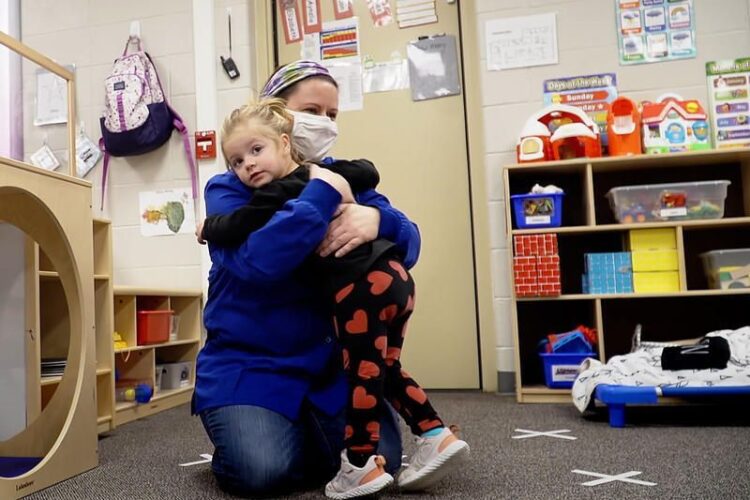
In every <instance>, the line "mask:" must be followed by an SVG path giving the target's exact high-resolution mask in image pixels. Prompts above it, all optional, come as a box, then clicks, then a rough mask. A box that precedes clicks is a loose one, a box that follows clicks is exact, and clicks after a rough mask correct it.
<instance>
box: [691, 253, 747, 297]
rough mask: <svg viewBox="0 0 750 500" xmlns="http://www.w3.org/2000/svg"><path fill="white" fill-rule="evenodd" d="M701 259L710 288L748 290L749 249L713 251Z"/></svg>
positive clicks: (702, 255) (704, 254) (703, 255)
mask: <svg viewBox="0 0 750 500" xmlns="http://www.w3.org/2000/svg"><path fill="white" fill-rule="evenodd" d="M701 259H702V260H703V269H704V271H705V273H706V278H708V286H710V287H711V288H723V289H734V288H750V268H749V267H750V248H737V249H734V250H713V251H711V252H706V253H703V254H701Z"/></svg>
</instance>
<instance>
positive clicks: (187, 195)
mask: <svg viewBox="0 0 750 500" xmlns="http://www.w3.org/2000/svg"><path fill="white" fill-rule="evenodd" d="M138 200H139V206H140V219H141V234H142V235H143V236H171V235H175V234H191V233H193V231H195V214H194V209H193V195H192V191H191V190H190V189H164V190H161V191H143V192H140V193H138Z"/></svg>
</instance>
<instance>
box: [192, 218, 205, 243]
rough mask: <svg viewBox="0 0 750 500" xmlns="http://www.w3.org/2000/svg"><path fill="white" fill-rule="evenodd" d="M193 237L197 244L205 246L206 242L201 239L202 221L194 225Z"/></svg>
mask: <svg viewBox="0 0 750 500" xmlns="http://www.w3.org/2000/svg"><path fill="white" fill-rule="evenodd" d="M195 237H196V238H198V243H200V244H201V245H205V244H206V240H204V239H203V221H201V222H199V223H198V224H196V226H195Z"/></svg>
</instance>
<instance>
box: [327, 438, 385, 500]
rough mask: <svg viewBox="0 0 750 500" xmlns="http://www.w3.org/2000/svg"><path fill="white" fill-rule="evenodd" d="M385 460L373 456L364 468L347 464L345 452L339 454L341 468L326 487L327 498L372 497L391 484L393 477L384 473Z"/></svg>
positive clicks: (378, 456) (379, 456)
mask: <svg viewBox="0 0 750 500" xmlns="http://www.w3.org/2000/svg"><path fill="white" fill-rule="evenodd" d="M384 467H385V458H383V457H382V456H381V455H373V456H371V457H370V458H369V460H367V463H366V464H365V465H364V467H362V468H359V467H355V466H354V465H352V464H351V463H350V462H349V457H348V456H347V455H346V450H343V451H342V452H341V468H340V469H339V472H338V474H336V477H334V478H333V479H331V481H330V482H329V483H328V484H327V485H326V496H327V497H328V498H335V499H343V498H356V497H361V496H365V495H372V494H373V493H377V492H378V491H380V490H382V489H383V488H385V487H386V486H388V485H390V484H391V483H393V476H391V475H390V474H388V473H387V472H386V471H385V468H384Z"/></svg>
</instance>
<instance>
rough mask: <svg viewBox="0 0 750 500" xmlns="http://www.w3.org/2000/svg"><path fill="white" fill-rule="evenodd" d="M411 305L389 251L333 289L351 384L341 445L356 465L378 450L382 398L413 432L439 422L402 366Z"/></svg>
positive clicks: (409, 286)
mask: <svg viewBox="0 0 750 500" xmlns="http://www.w3.org/2000/svg"><path fill="white" fill-rule="evenodd" d="M413 310H414V280H413V279H412V277H411V275H410V274H409V273H408V271H406V269H405V268H404V266H403V264H402V263H401V262H399V261H398V260H397V259H394V258H393V257H392V256H391V257H384V258H380V259H378V260H377V261H376V262H375V263H374V264H373V265H372V267H371V268H370V269H369V271H368V272H367V273H365V274H364V275H363V276H362V277H361V278H359V279H358V280H356V281H354V282H353V283H350V284H349V285H347V286H345V287H343V288H342V289H341V290H339V292H338V293H336V297H335V306H334V324H335V326H336V333H337V335H338V336H339V341H340V343H341V346H342V348H343V349H342V353H343V357H344V369H345V370H346V374H347V378H348V380H349V389H350V394H349V402H348V406H347V414H346V427H345V435H344V445H345V446H346V448H347V453H348V456H349V460H350V461H352V463H353V464H354V465H356V466H359V467H361V466H362V465H364V463H365V462H366V461H367V459H368V458H369V457H370V456H371V455H373V454H374V453H375V450H376V449H377V445H378V441H379V440H380V424H379V423H378V421H379V416H380V414H381V411H382V408H381V407H382V404H383V401H384V400H387V401H388V402H389V403H390V404H391V406H393V408H394V409H395V410H396V411H397V412H398V413H399V414H400V415H401V417H402V418H403V419H404V421H405V422H406V423H407V425H409V427H410V428H411V431H412V433H414V434H415V435H417V436H418V435H421V434H423V433H425V432H427V431H429V430H432V429H436V428H438V427H443V422H442V420H440V417H438V414H437V412H436V411H435V409H434V408H433V407H432V405H430V402H429V401H428V399H427V395H426V394H425V392H424V391H423V390H422V388H421V387H419V384H417V382H415V381H414V379H412V378H411V377H410V376H409V374H408V373H406V371H404V370H403V368H402V367H401V361H400V358H401V347H402V346H403V344H404V336H405V335H406V324H407V322H408V320H409V317H410V316H411V313H412V311H413Z"/></svg>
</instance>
